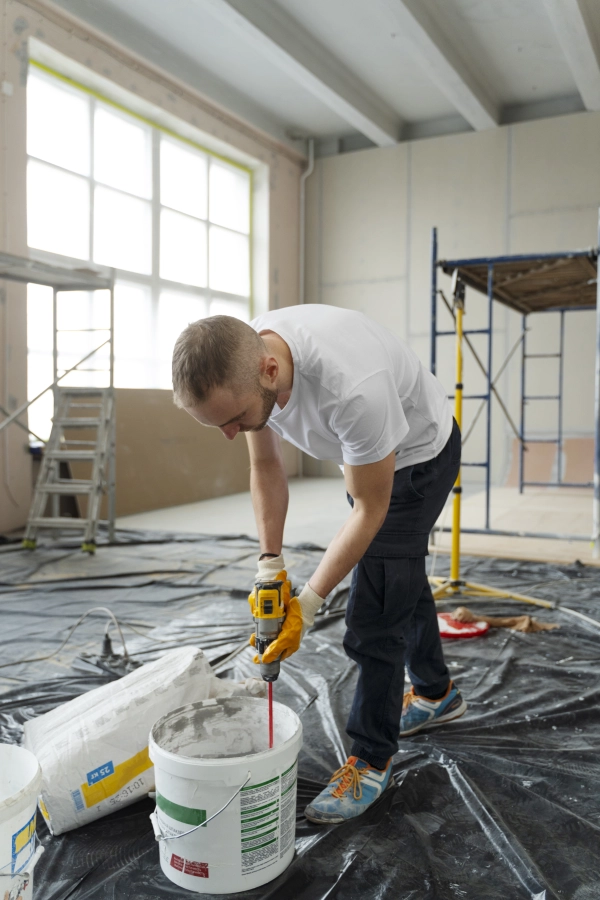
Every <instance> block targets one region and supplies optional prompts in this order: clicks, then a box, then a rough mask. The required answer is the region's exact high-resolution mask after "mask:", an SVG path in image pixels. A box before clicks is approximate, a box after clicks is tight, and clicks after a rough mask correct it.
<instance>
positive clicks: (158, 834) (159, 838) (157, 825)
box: [150, 772, 252, 842]
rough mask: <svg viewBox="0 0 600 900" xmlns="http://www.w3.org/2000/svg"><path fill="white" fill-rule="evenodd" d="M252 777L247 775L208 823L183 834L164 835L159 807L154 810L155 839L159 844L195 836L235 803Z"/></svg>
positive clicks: (153, 826)
mask: <svg viewBox="0 0 600 900" xmlns="http://www.w3.org/2000/svg"><path fill="white" fill-rule="evenodd" d="M251 777H252V773H251V772H248V775H247V777H246V780H245V781H244V783H243V784H240V786H239V788H236V791H235V794H233V795H232V796H231V797H230V798H229V800H228V801H227V803H226V804H225V806H222V807H221V809H220V810H218V812H216V813H213V814H212V816H210V817H209V818H208V819H207V820H206V822H201V823H200V824H199V825H195V826H194V828H190V830H189V831H184V832H183V834H173V835H166V834H163V833H162V830H161V827H160V821H159V818H158V806H157V807H156V809H155V810H154V812H152V813H150V821H151V822H152V828H153V829H154V839H155V840H156V841H159V842H160V841H178V840H179V838H182V837H187V836H188V834H193V832H194V831H198V829H199V828H205V827H206V826H207V825H208V823H209V822H212V820H213V819H216V818H217V816H220V815H221V813H222V812H224V811H225V810H226V809H227V807H228V806H229V804H230V803H233V801H234V800H235V798H236V797H237V796H238V794H240V793H241V792H242V790H243V788H245V787H246V785H247V784H248V782H249V781H250V778H251Z"/></svg>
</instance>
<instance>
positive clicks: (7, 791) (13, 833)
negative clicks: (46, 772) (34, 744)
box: [0, 744, 42, 900]
mask: <svg viewBox="0 0 600 900" xmlns="http://www.w3.org/2000/svg"><path fill="white" fill-rule="evenodd" d="M41 781H42V770H41V769H40V764H39V763H38V761H37V759H36V758H35V756H34V755H33V753H30V752H29V750H24V749H23V747H15V746H14V745H13V744H0V897H5V896H7V895H8V896H9V897H12V896H13V895H14V896H15V897H19V900H21V898H22V900H30V898H31V896H32V893H33V875H32V869H33V866H34V864H35V862H37V859H38V857H39V855H40V853H41V847H40V848H38V850H37V852H36V835H35V822H36V810H37V799H38V793H39V790H40V784H41Z"/></svg>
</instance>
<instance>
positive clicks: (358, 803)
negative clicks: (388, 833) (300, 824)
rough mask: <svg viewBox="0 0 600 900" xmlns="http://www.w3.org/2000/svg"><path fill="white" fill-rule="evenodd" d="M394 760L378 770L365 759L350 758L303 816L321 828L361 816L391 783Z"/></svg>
mask: <svg viewBox="0 0 600 900" xmlns="http://www.w3.org/2000/svg"><path fill="white" fill-rule="evenodd" d="M391 775H392V760H391V759H390V760H388V764H387V766H386V767H385V769H383V770H381V769H376V768H375V767H374V766H371V765H369V763H367V762H365V761H364V759H358V757H356V756H350V757H349V758H348V762H347V763H346V765H345V766H342V768H341V769H338V770H337V772H334V773H333V775H332V776H331V781H330V782H329V784H328V785H327V787H326V788H325V790H324V791H321V793H320V794H319V796H318V797H315V799H314V800H313V801H312V803H310V804H309V805H308V806H307V807H306V809H305V810H304V815H305V816H306V818H307V819H309V821H311V822H316V823H317V824H318V825H337V824H339V823H340V822H345V821H346V820H347V819H353V818H354V817H355V816H360V814H361V813H364V812H365V810H366V809H368V808H369V806H371V804H372V803H374V802H375V800H377V798H378V797H380V796H381V794H382V793H383V792H384V791H385V789H386V788H387V787H388V785H389V784H390V780H391V783H392V784H393V783H394V780H393V778H391Z"/></svg>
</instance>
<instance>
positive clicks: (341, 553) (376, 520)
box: [310, 451, 396, 597]
mask: <svg viewBox="0 0 600 900" xmlns="http://www.w3.org/2000/svg"><path fill="white" fill-rule="evenodd" d="M395 467H396V454H395V453H394V452H393V451H392V453H390V454H389V455H388V456H386V458H385V459H382V460H381V461H380V462H376V463H369V464H367V465H365V466H349V465H345V466H344V477H345V479H346V488H347V491H348V493H349V494H350V496H351V497H352V499H353V500H354V507H353V509H352V512H351V513H350V516H349V517H348V519H347V521H346V522H345V523H344V525H343V526H342V528H341V529H340V530H339V531H338V533H337V534H336V536H335V537H334V539H333V540H332V542H331V543H330V545H329V547H328V548H327V552H326V553H325V555H324V557H323V559H322V560H321V563H320V564H319V567H318V569H317V571H316V572H315V574H314V575H313V576H312V578H311V579H310V583H311V585H312V587H313V588H314V589H315V591H317V592H318V593H319V595H320V596H321V597H326V596H327V594H328V593H329V592H330V591H332V590H333V589H334V587H336V586H337V585H338V584H339V583H340V581H341V580H342V578H343V577H344V576H345V575H347V574H348V572H349V571H350V570H351V569H352V568H354V566H355V565H356V563H357V562H358V561H359V560H360V559H361V558H362V556H363V555H364V553H365V551H366V550H367V548H368V546H369V544H370V543H371V541H372V540H373V538H374V537H375V535H376V534H377V532H378V531H379V529H380V528H381V526H382V525H383V522H384V520H385V517H386V515H387V512H388V509H389V505H390V497H391V495H392V487H393V484H394V471H395Z"/></svg>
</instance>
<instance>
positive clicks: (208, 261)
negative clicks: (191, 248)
mask: <svg viewBox="0 0 600 900" xmlns="http://www.w3.org/2000/svg"><path fill="white" fill-rule="evenodd" d="M207 163H208V165H207V166H206V287H207V289H208V299H207V312H208V314H209V316H210V301H211V293H210V168H211V166H212V159H211V157H210V156H208V157H207Z"/></svg>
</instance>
